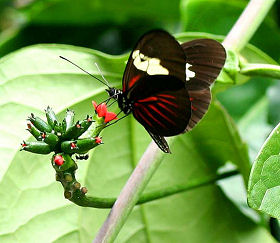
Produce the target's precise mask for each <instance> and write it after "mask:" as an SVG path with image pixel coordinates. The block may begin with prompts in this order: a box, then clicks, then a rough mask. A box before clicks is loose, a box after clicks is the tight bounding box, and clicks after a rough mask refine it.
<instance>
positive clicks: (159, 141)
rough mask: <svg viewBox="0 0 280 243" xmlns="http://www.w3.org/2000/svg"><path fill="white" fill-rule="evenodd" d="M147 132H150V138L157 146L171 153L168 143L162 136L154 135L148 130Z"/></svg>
mask: <svg viewBox="0 0 280 243" xmlns="http://www.w3.org/2000/svg"><path fill="white" fill-rule="evenodd" d="M147 132H148V133H149V134H150V136H151V137H152V139H153V140H154V141H155V143H156V144H157V146H158V147H159V148H160V149H161V150H162V151H163V152H165V153H171V151H170V148H169V146H168V143H167V142H166V140H165V138H164V137H163V136H159V135H155V134H153V133H151V132H150V131H149V130H147Z"/></svg>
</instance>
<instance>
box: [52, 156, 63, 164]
mask: <svg viewBox="0 0 280 243" xmlns="http://www.w3.org/2000/svg"><path fill="white" fill-rule="evenodd" d="M53 161H54V163H56V164H57V165H58V166H61V165H63V163H64V159H63V157H62V156H61V155H56V156H55V157H54V159H53Z"/></svg>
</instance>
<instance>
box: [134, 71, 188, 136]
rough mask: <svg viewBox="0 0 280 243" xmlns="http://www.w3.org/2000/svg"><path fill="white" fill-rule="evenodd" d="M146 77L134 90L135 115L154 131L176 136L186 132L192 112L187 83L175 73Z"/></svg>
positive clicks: (163, 134)
mask: <svg viewBox="0 0 280 243" xmlns="http://www.w3.org/2000/svg"><path fill="white" fill-rule="evenodd" d="M142 79H143V80H140V81H139V83H138V84H137V85H136V86H135V88H134V89H133V90H132V91H131V94H130V98H131V100H133V103H132V113H133V115H134V117H135V118H136V119H137V120H138V121H139V122H140V123H141V124H142V125H143V126H144V127H145V128H146V129H147V130H149V131H150V132H152V133H153V134H157V135H160V136H174V135H177V134H180V133H182V132H184V130H185V128H186V127H187V125H188V122H189V119H190V116H191V105H190V100H189V96H188V92H187V90H186V88H185V86H184V84H183V83H182V82H181V81H180V80H179V79H177V78H175V77H172V76H163V75H155V76H148V77H143V78H142ZM150 79H151V80H150ZM149 84H150V85H149Z"/></svg>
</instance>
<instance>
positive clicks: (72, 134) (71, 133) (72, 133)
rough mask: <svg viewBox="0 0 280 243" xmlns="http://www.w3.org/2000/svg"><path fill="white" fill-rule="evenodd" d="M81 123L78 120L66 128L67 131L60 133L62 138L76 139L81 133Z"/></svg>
mask: <svg viewBox="0 0 280 243" xmlns="http://www.w3.org/2000/svg"><path fill="white" fill-rule="evenodd" d="M81 129H82V127H81V124H80V123H79V121H78V122H77V123H76V124H75V125H74V126H72V127H70V128H68V129H67V131H66V132H65V133H64V134H63V135H62V139H76V138H78V137H79V134H81Z"/></svg>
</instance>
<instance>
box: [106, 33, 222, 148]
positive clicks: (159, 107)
mask: <svg viewBox="0 0 280 243" xmlns="http://www.w3.org/2000/svg"><path fill="white" fill-rule="evenodd" d="M225 58H226V53H225V50H224V48H223V46H222V45H221V44H220V43H219V42H217V41H214V40H210V39H200V40H193V41H190V42H186V43H183V44H182V45H180V44H179V43H178V42H177V41H176V40H175V38H174V37H173V36H171V35H170V34H169V33H167V32H165V31H162V30H154V31H150V32H148V33H146V34H144V35H143V36H142V37H141V38H140V40H139V41H138V42H137V44H136V46H135V47H134V49H133V51H132V52H131V54H130V57H129V59H128V63H127V65H126V68H125V71H124V75H123V80H122V90H120V89H115V88H109V89H107V92H108V94H109V96H110V97H112V98H114V99H116V100H117V101H118V106H119V108H120V109H121V111H123V113H124V114H125V115H128V114H130V113H132V114H133V116H134V117H135V119H136V120H137V121H138V122H139V123H140V124H142V125H143V126H144V128H145V129H146V130H147V132H148V133H149V134H150V135H151V137H152V138H153V140H154V141H155V142H156V144H157V145H158V146H159V148H160V149H161V150H162V151H163V152H166V153H170V149H169V146H168V144H167V142H166V140H165V139H164V137H168V136H174V135H178V134H180V133H183V132H185V131H188V130H190V129H191V128H193V127H194V126H195V125H196V124H197V122H198V121H199V120H200V119H201V118H202V117H203V115H204V114H205V112H206V111H207V109H208V106H209V103H210V100H211V93H210V88H209V87H210V85H211V84H212V83H213V81H214V80H215V79H216V78H217V76H218V74H219V72H220V71H221V69H222V67H223V65H224V62H225Z"/></svg>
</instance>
